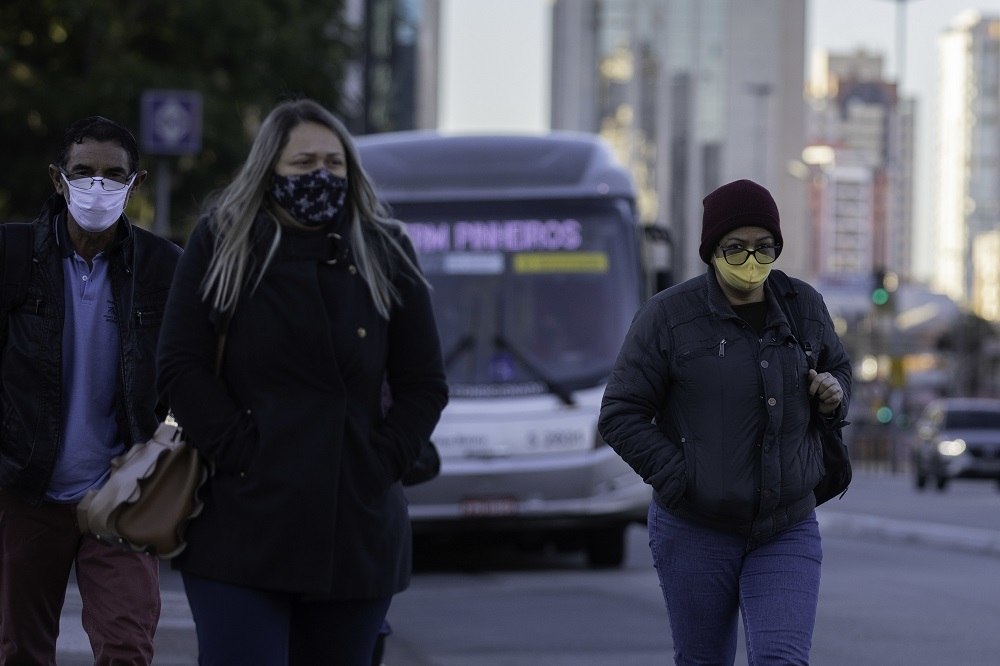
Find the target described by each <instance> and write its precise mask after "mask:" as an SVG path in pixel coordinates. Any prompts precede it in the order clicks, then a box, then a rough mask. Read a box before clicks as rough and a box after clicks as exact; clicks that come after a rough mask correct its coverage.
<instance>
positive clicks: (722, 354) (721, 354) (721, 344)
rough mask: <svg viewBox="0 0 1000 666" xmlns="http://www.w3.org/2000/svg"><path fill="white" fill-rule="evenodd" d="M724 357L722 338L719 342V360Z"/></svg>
mask: <svg viewBox="0 0 1000 666" xmlns="http://www.w3.org/2000/svg"><path fill="white" fill-rule="evenodd" d="M725 355H726V339H725V338H722V340H720V341H719V358H723V357H724V356H725Z"/></svg>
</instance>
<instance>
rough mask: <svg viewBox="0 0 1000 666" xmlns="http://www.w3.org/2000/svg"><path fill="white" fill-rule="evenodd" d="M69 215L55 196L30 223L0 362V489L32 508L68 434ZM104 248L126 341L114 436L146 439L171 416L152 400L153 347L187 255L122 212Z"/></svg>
mask: <svg viewBox="0 0 1000 666" xmlns="http://www.w3.org/2000/svg"><path fill="white" fill-rule="evenodd" d="M65 210H66V205H65V202H64V201H63V199H62V197H59V196H58V195H56V196H54V197H53V198H52V199H50V201H49V204H48V205H47V207H46V208H45V209H44V210H43V212H42V214H41V215H40V216H39V218H38V219H36V220H35V222H34V223H33V231H34V250H33V260H32V269H31V275H30V278H29V281H28V286H27V294H26V298H25V300H24V302H23V303H22V304H21V305H20V306H19V307H17V308H15V309H14V310H13V311H12V312H10V314H9V317H8V320H7V326H6V328H7V338H6V343H5V344H3V348H2V364H0V385H2V396H0V406H2V413H3V424H2V430H0V433H2V434H0V487H2V488H4V489H5V490H7V491H10V492H14V493H16V494H17V495H19V496H21V497H22V498H24V499H25V500H26V501H28V502H31V503H33V504H34V503H38V502H40V501H41V500H42V498H43V496H44V494H45V490H46V489H47V488H48V485H49V481H50V479H51V477H52V471H53V469H54V467H55V462H56V456H57V454H58V446H59V441H60V438H61V435H62V428H63V422H62V419H63V415H62V398H61V396H62V393H63V390H64V386H63V376H62V348H63V339H62V335H63V321H64V318H65V298H64V291H63V257H64V255H65V253H66V252H71V251H72V250H71V249H70V247H69V240H68V237H67V232H66V212H65ZM57 234H58V237H59V239H61V240H59V241H57ZM106 252H107V253H108V255H109V257H110V263H109V275H110V279H111V290H112V294H113V297H114V302H115V309H116V311H117V315H118V332H119V339H120V341H121V368H122V372H121V374H120V382H121V385H120V387H119V393H118V395H119V404H118V408H117V415H118V430H119V433H118V435H119V437H120V439H121V441H124V442H126V443H135V442H141V441H146V440H147V439H149V438H150V437H151V436H152V434H153V431H154V430H155V429H156V426H157V424H158V422H159V419H160V418H162V417H163V416H166V410H165V409H163V410H158V406H157V399H156V389H155V369H156V368H155V358H156V343H157V336H158V335H159V332H160V322H161V321H162V318H163V310H164V307H165V305H166V302H167V294H168V292H169V290H170V283H171V280H172V279H173V274H174V268H175V267H176V265H177V260H178V258H179V257H180V254H181V250H180V248H179V247H177V246H176V245H174V244H173V243H171V242H169V241H167V240H164V239H162V238H160V237H159V236H156V235H155V234H152V233H150V232H148V231H145V230H144V229H141V228H139V227H135V226H133V225H131V224H130V223H129V221H128V219H127V218H126V217H125V216H122V218H121V219H120V220H119V222H118V235H117V238H116V240H115V241H114V243H113V245H112V246H111V247H110V248H109V249H108V250H106ZM110 458H111V456H110V455H109V456H108V460H109V462H108V464H109V465H110Z"/></svg>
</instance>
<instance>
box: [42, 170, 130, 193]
mask: <svg viewBox="0 0 1000 666" xmlns="http://www.w3.org/2000/svg"><path fill="white" fill-rule="evenodd" d="M59 171H60V172H61V173H62V175H64V176H66V182H67V183H69V184H70V185H71V186H73V187H75V188H76V189H78V190H90V189H93V187H94V183H96V182H100V184H101V189H103V190H104V191H105V192H120V191H121V190H123V189H125V188H126V187H128V186H129V183H131V182H132V178H133V176H135V174H132V175H131V176H129V177H128V178H126V179H125V182H124V183H120V182H118V181H117V180H110V179H108V178H104V177H103V176H71V175H69V174H68V173H66V172H65V171H64V170H62V169H60V170H59Z"/></svg>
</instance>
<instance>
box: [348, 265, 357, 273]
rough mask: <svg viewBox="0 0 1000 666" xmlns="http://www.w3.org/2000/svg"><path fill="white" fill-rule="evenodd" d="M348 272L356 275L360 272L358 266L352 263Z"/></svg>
mask: <svg viewBox="0 0 1000 666" xmlns="http://www.w3.org/2000/svg"><path fill="white" fill-rule="evenodd" d="M347 272H348V273H350V274H351V275H355V274H357V272H358V268H357V266H355V265H354V264H351V265H350V266H348V267H347Z"/></svg>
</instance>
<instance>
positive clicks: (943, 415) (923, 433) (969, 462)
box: [913, 398, 1000, 490]
mask: <svg viewBox="0 0 1000 666" xmlns="http://www.w3.org/2000/svg"><path fill="white" fill-rule="evenodd" d="M916 430H917V431H916V444H915V447H914V450H913V462H914V471H915V475H916V477H915V481H916V485H917V488H920V489H922V488H924V487H926V485H927V482H928V481H929V480H931V479H933V480H934V483H935V486H936V487H937V489H938V490H944V489H945V488H946V487H947V486H948V483H949V481H951V480H952V479H957V478H965V479H992V480H994V481H996V482H997V484H998V487H1000V400H994V399H989V398H941V399H938V400H934V401H932V402H931V403H929V404H928V405H927V407H926V408H925V409H924V411H923V413H922V414H921V416H920V419H919V420H918V421H917V426H916Z"/></svg>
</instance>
